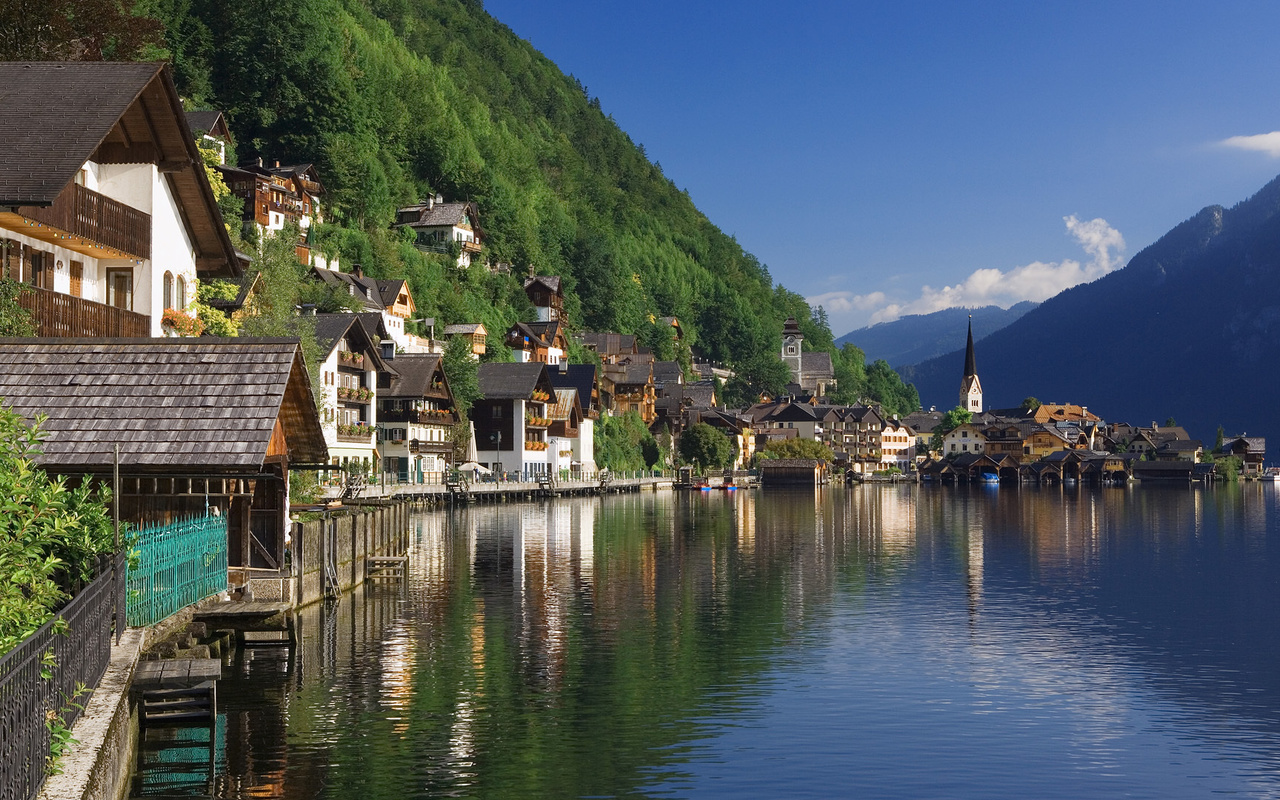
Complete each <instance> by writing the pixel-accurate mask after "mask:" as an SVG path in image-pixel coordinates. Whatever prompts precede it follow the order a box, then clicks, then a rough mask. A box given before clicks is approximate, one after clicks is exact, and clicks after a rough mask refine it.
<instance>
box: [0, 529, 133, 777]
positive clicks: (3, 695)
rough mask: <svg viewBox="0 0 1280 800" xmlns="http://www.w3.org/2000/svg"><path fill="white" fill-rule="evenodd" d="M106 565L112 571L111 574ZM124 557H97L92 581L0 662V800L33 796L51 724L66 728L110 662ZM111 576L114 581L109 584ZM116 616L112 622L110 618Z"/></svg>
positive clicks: (119, 626) (42, 771) (118, 627)
mask: <svg viewBox="0 0 1280 800" xmlns="http://www.w3.org/2000/svg"><path fill="white" fill-rule="evenodd" d="M113 566H114V569H113ZM124 568H125V555H124V554H123V553H121V554H120V555H119V556H117V557H116V558H115V559H114V564H113V559H112V557H111V556H103V557H102V558H101V559H100V561H99V563H98V576H97V577H96V578H94V580H92V581H91V582H89V584H87V585H86V586H85V587H84V588H83V589H82V590H81V591H80V592H79V593H78V594H77V595H76V596H75V597H73V598H72V599H71V602H69V603H67V605H66V606H65V607H63V609H62V610H61V611H59V612H58V613H57V614H56V615H55V616H54V618H53V619H51V620H49V621H48V622H46V623H45V624H44V625H42V626H41V627H40V629H39V630H37V631H36V632H35V633H33V634H32V635H31V636H28V637H27V638H26V639H25V640H24V641H23V642H22V643H21V644H19V645H18V646H17V647H15V648H14V649H12V650H10V651H9V652H8V653H6V654H5V655H4V656H3V657H2V658H0V800H30V798H33V797H35V796H36V793H37V792H38V791H39V790H40V784H41V783H42V782H43V781H44V777H45V771H46V768H47V765H48V760H49V755H50V741H51V728H50V724H51V723H52V722H53V720H54V719H55V718H60V720H61V722H60V724H61V725H63V726H65V727H67V728H69V727H71V725H72V723H74V722H75V720H76V718H77V717H79V716H80V709H81V708H82V707H83V705H84V703H85V702H87V701H88V695H87V693H86V694H84V695H77V689H79V688H80V687H82V686H83V687H84V688H86V689H89V690H92V689H93V688H95V687H96V686H97V685H98V681H99V680H101V679H102V674H103V673H104V672H106V670H107V663H108V662H109V661H110V660H111V630H112V621H113V618H114V619H116V620H120V624H117V625H116V630H117V634H118V633H119V632H120V630H121V629H122V628H123V620H121V619H120V617H122V616H123V609H122V601H121V599H122V596H123V593H122V591H121V590H122V589H123V587H124V580H123V576H124ZM117 576H119V578H117ZM117 611H119V614H120V617H117V616H116V614H117Z"/></svg>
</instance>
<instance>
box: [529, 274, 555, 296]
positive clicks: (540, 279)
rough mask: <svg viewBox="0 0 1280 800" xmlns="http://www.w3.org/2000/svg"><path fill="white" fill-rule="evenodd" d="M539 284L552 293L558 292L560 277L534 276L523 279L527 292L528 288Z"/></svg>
mask: <svg viewBox="0 0 1280 800" xmlns="http://www.w3.org/2000/svg"><path fill="white" fill-rule="evenodd" d="M535 283H540V284H542V285H543V286H545V287H547V289H549V290H550V291H552V292H555V293H557V294H558V293H559V292H560V276H559V275H534V276H533V277H532V278H525V280H524V288H525V290H526V291H527V290H528V289H529V287H530V286H532V285H534V284H535Z"/></svg>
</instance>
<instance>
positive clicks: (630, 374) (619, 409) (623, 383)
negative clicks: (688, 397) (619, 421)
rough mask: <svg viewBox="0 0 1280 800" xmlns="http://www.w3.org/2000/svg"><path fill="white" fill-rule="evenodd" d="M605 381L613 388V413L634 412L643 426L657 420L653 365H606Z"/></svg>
mask: <svg viewBox="0 0 1280 800" xmlns="http://www.w3.org/2000/svg"><path fill="white" fill-rule="evenodd" d="M604 377H605V380H606V381H607V382H608V383H609V384H611V385H612V387H613V392H612V395H613V413H615V414H626V413H627V412H628V411H635V412H637V413H638V414H639V415H640V419H642V420H644V424H645V425H651V424H653V421H654V420H655V419H657V417H658V412H657V393H656V391H655V389H654V385H653V364H652V363H639V364H607V365H605V367H604Z"/></svg>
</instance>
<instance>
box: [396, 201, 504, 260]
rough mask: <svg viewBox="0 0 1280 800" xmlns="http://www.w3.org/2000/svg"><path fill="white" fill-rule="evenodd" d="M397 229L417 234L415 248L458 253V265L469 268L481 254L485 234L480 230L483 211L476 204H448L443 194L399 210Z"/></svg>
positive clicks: (468, 202)
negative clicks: (409, 230)
mask: <svg viewBox="0 0 1280 800" xmlns="http://www.w3.org/2000/svg"><path fill="white" fill-rule="evenodd" d="M396 226H397V227H407V228H410V229H411V230H413V232H414V246H415V247H417V248H418V249H419V250H424V251H426V252H432V253H447V252H449V250H450V249H451V248H455V247H456V248H457V250H458V266H459V267H463V268H465V267H469V266H471V262H472V260H473V258H474V257H476V256H478V255H479V254H480V249H481V246H482V245H483V239H484V231H483V230H482V229H481V228H480V209H479V208H478V207H477V206H476V204H475V203H473V202H471V201H469V200H468V201H467V202H465V203H446V202H444V198H443V197H441V196H440V195H438V194H437V195H434V196H432V197H428V198H427V199H426V200H424V201H423V202H421V203H418V204H417V205H412V206H405V207H404V208H401V209H398V210H397V211H396Z"/></svg>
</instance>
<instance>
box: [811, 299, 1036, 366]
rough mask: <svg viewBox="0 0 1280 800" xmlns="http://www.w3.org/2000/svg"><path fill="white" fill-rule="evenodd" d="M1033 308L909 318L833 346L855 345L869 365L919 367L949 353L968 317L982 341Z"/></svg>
mask: <svg viewBox="0 0 1280 800" xmlns="http://www.w3.org/2000/svg"><path fill="white" fill-rule="evenodd" d="M1036 305H1037V304H1036V303H1032V302H1031V301H1029V300H1026V301H1023V302H1021V303H1018V304H1016V305H1013V306H1010V307H1009V308H1001V307H1000V306H982V307H980V308H959V307H956V308H944V309H942V310H941V311H934V312H933V313H931V314H910V315H908V316H905V317H900V318H898V319H896V320H894V321H893V322H880V323H877V324H875V325H869V326H867V327H865V328H859V329H858V330H856V331H850V332H849V333H846V334H845V335H844V336H841V337H840V338H839V339H836V344H837V345H842V344H844V343H845V342H849V343H852V344H854V345H857V346H858V347H859V348H861V350H862V352H864V353H866V354H867V360H868V361H874V360H876V359H878V358H883V359H884V360H885V361H888V362H889V364H890V365H892V366H893V367H895V368H896V367H901V366H903V365H906V364H918V363H920V362H921V361H925V360H927V359H930V358H934V357H935V356H940V355H942V354H944V353H949V352H951V350H952V349H953V348H954V347H955V343H956V331H957V330H960V331H964V330H966V327H965V326H966V324H967V323H968V318H969V317H970V316H972V317H973V334H974V336H977V337H979V338H981V337H983V336H989V335H991V334H992V333H995V332H996V331H998V330H1000V329H1001V328H1003V327H1005V326H1006V325H1009V324H1011V323H1012V322H1013V321H1014V320H1017V319H1018V318H1020V317H1021V316H1022V315H1023V314H1025V313H1027V312H1028V311H1030V310H1031V309H1033V308H1035V307H1036Z"/></svg>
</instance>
